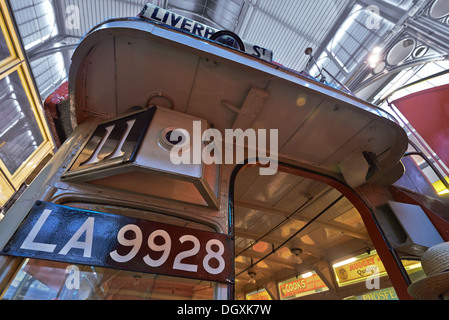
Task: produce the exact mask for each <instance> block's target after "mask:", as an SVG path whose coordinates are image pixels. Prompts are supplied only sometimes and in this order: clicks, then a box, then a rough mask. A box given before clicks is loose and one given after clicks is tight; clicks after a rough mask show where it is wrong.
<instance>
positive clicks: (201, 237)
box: [1, 201, 234, 283]
mask: <svg viewBox="0 0 449 320" xmlns="http://www.w3.org/2000/svg"><path fill="white" fill-rule="evenodd" d="M233 248H234V245H233V242H232V240H231V238H230V237H229V236H227V235H224V234H218V233H213V232H207V231H202V230H196V229H190V228H183V227H178V226H174V225H169V224H163V223H158V222H153V221H148V220H142V219H136V218H131V217H125V216H120V215H113V214H109V213H102V212H96V211H89V210H82V209H77V208H72V207H66V206H61V205H56V204H53V203H48V202H41V201H37V202H36V204H35V205H34V206H33V208H32V210H31V211H30V213H29V215H28V216H27V218H26V219H25V221H24V223H23V224H22V226H21V227H20V228H19V229H18V231H17V232H16V233H15V234H14V236H13V237H12V238H11V239H10V241H9V243H8V244H7V245H6V246H5V248H4V249H3V250H2V252H1V253H2V254H6V255H12V256H19V257H27V258H35V259H43V260H52V261H61V262H67V263H74V264H82V265H89V266H97V267H105V268H113V269H122V270H129V271H136V272H145V273H156V274H165V275H172V276H181V277H186V278H194V279H201V280H208V281H218V282H223V283H231V282H233V268H232V261H233V257H234V251H233Z"/></svg>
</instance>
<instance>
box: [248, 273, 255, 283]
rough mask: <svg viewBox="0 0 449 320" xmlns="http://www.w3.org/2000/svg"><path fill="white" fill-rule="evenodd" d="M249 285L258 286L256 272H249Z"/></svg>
mask: <svg viewBox="0 0 449 320" xmlns="http://www.w3.org/2000/svg"><path fill="white" fill-rule="evenodd" d="M248 275H249V283H251V284H256V273H255V272H254V271H248Z"/></svg>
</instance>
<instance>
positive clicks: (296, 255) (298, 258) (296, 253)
mask: <svg viewBox="0 0 449 320" xmlns="http://www.w3.org/2000/svg"><path fill="white" fill-rule="evenodd" d="M290 251H291V253H292V256H293V263H295V264H301V263H302V253H303V251H302V249H299V248H292V249H290Z"/></svg>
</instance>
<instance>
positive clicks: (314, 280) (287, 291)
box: [279, 274, 328, 299]
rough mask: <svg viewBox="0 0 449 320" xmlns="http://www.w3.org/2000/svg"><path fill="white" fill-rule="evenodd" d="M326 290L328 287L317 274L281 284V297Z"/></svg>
mask: <svg viewBox="0 0 449 320" xmlns="http://www.w3.org/2000/svg"><path fill="white" fill-rule="evenodd" d="M325 290H328V288H327V286H326V284H325V283H324V282H323V280H321V278H320V277H319V276H318V275H317V274H312V275H310V276H308V277H304V278H302V277H301V278H298V279H295V280H293V281H291V280H290V281H286V282H283V283H280V284H279V293H280V295H281V299H288V298H293V297H300V296H304V295H307V294H312V293H316V292H320V291H325Z"/></svg>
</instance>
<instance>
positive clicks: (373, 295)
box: [345, 287, 399, 300]
mask: <svg viewBox="0 0 449 320" xmlns="http://www.w3.org/2000/svg"><path fill="white" fill-rule="evenodd" d="M345 300H399V298H398V295H397V293H396V291H395V290H394V289H393V288H392V287H390V288H385V289H381V290H376V291H371V292H367V293H364V294H362V295H358V296H352V297H349V298H346V299H345Z"/></svg>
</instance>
